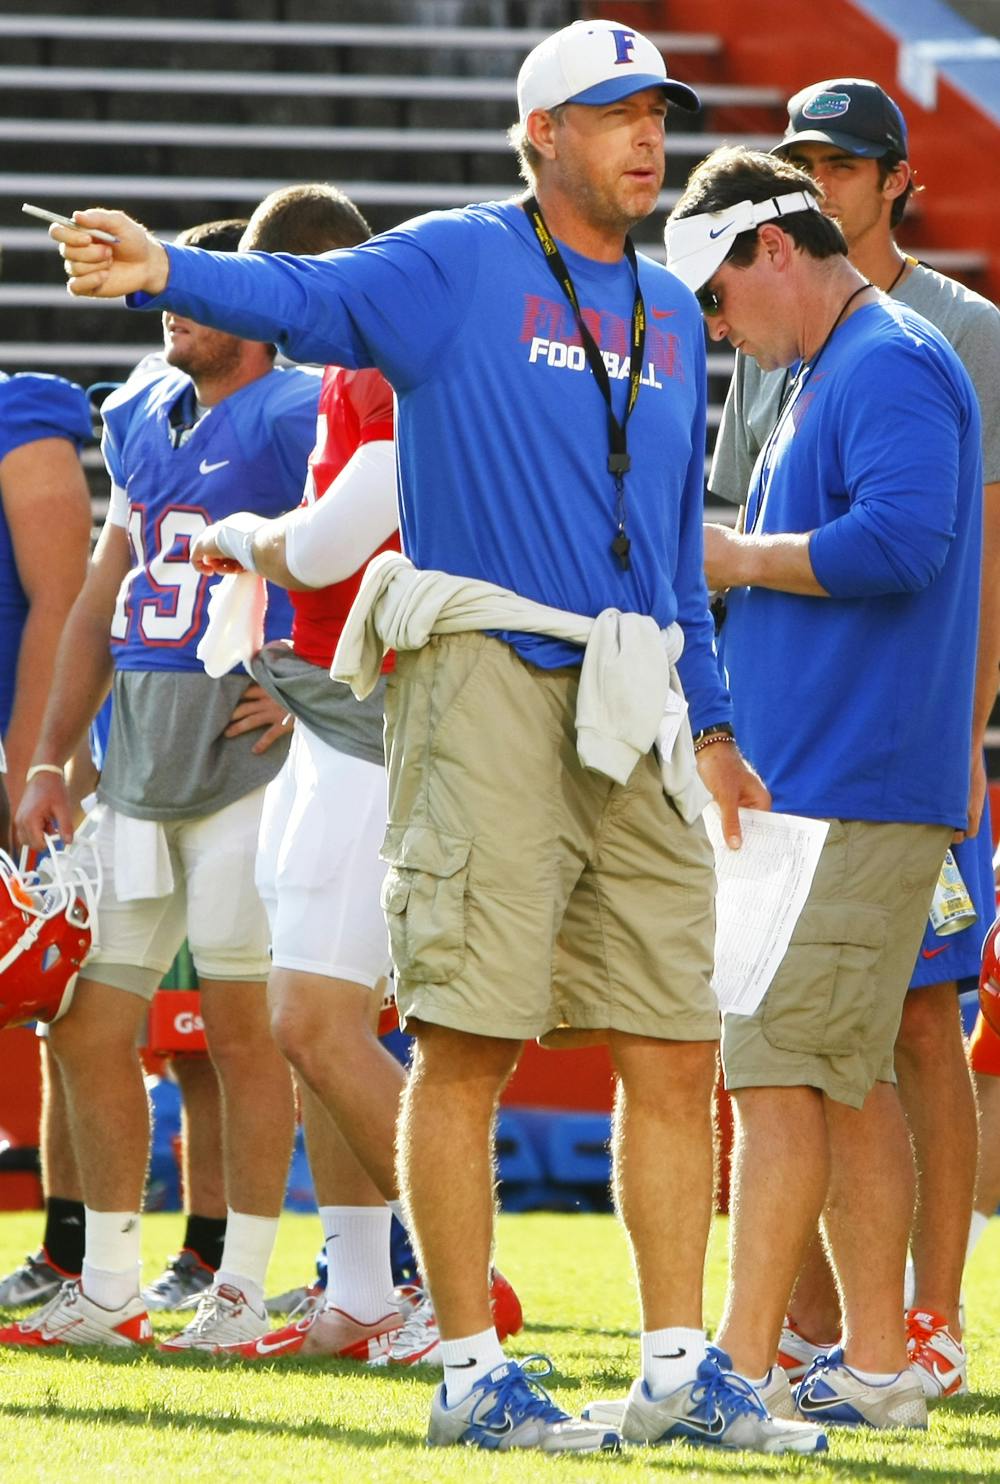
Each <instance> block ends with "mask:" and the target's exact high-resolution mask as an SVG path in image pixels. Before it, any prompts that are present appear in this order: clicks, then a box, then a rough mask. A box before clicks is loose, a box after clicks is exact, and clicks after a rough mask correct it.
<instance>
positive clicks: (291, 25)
mask: <svg viewBox="0 0 1000 1484" xmlns="http://www.w3.org/2000/svg"><path fill="white" fill-rule="evenodd" d="M595 8H597V9H599V8H600V7H593V6H591V7H589V9H590V10H591V12H593V11H594V9H595ZM607 8H608V7H604V9H607ZM88 9H89V7H88V6H87V5H86V4H85V3H83V0H77V3H75V4H74V3H70V0H62V4H61V11H62V13H61V14H58V15H54V14H38V13H35V12H32V11H28V10H25V9H22V8H21V7H20V6H18V5H17V4H15V5H10V4H6V5H5V6H4V7H3V11H4V13H0V56H2V64H0V87H2V89H3V97H4V103H3V105H2V113H3V116H2V117H0V142H2V144H3V155H4V167H3V169H2V170H0V248H2V249H3V255H4V275H3V281H2V283H0V326H2V328H0V365H2V366H3V367H4V368H5V369H6V370H8V371H15V370H17V369H28V368H35V369H46V370H53V371H65V373H66V374H67V375H71V376H73V377H74V378H75V379H77V380H80V381H82V382H84V383H89V382H93V381H98V380H114V379H116V378H120V377H121V376H122V375H123V374H124V372H125V371H126V370H127V369H128V367H129V365H130V364H132V363H133V362H134V360H135V359H137V358H138V356H139V355H140V354H141V353H142V352H143V351H144V350H146V349H147V348H149V347H150V346H151V345H153V344H154V343H155V342H156V339H157V335H156V327H155V326H154V325H153V324H152V323H151V322H150V321H149V320H148V319H145V318H142V317H140V316H136V315H131V314H129V313H128V311H126V310H124V309H122V308H121V306H120V305H118V304H113V305H106V304H95V303H93V302H87V303H81V302H77V301H73V300H70V299H69V297H68V296H67V295H66V293H65V290H64V288H63V281H62V275H61V272H60V265H59V262H58V259H57V258H56V256H55V253H54V251H53V249H52V247H51V244H50V243H49V241H48V239H47V237H46V234H45V231H44V228H42V227H41V226H39V227H28V226H25V225H24V222H25V218H24V217H23V216H21V215H20V204H21V202H22V201H23V200H35V201H37V202H39V203H40V204H42V205H46V206H48V207H50V208H51V209H54V210H59V211H68V210H70V209H72V208H73V207H75V206H79V205H82V204H93V203H97V202H100V203H102V204H107V205H115V206H120V207H122V208H123V209H125V210H127V211H129V212H131V213H133V214H134V215H136V216H138V217H139V218H140V219H141V220H143V221H145V222H147V223H148V224H149V225H150V227H151V228H152V229H153V230H155V231H157V232H160V233H162V234H165V235H167V236H171V235H172V234H173V233H174V232H176V231H178V230H179V229H180V228H182V227H184V226H187V225H190V224H191V223H192V222H195V221H200V220H206V219H209V218H212V217H217V216H231V215H236V214H240V213H243V212H247V213H249V211H250V210H251V209H252V207H253V206H254V205H255V204H256V202H257V201H258V200H259V199H260V198H261V197H262V196H263V195H265V194H266V193H267V192H268V191H270V190H272V189H273V188H274V187H275V186H278V185H283V184H287V183H289V182H290V181H292V180H311V179H312V180H330V181H333V182H334V183H336V184H338V185H340V186H342V187H343V188H344V189H345V190H346V191H347V192H348V194H349V195H350V196H351V197H352V198H353V199H354V200H355V201H356V202H357V203H358V204H359V206H360V207H361V208H362V210H363V211H364V212H365V214H366V215H367V216H368V218H369V220H370V221H371V223H372V225H373V227H374V228H375V229H376V230H379V229H383V228H386V227H389V226H391V225H393V224H394V223H395V222H397V221H399V220H402V219H404V218H406V217H408V216H412V215H414V214H416V213H418V212H421V211H426V210H431V209H434V208H438V207H448V206H454V205H459V204H464V203H465V202H467V201H469V200H474V199H487V198H490V197H497V196H505V195H507V194H509V193H510V192H512V191H514V190H516V189H517V187H518V180H517V172H516V166H515V162H514V158H513V155H512V153H511V151H510V149H509V146H508V144H507V141H506V137H505V131H506V128H507V126H508V124H509V123H510V122H511V120H512V118H513V113H514V110H513V79H514V76H515V74H516V70H517V66H518V63H519V61H520V57H521V56H522V55H523V54H524V52H525V51H526V50H527V49H528V48H529V47H530V46H532V45H534V43H535V42H536V41H537V40H538V39H540V37H541V36H542V35H543V34H544V33H545V32H546V31H547V30H548V29H551V28H552V27H553V26H557V25H562V24H565V23H566V22H567V21H569V20H572V19H574V18H576V17H577V16H579V15H581V14H585V13H587V10H588V7H587V6H586V5H582V4H573V3H568V0H416V3H407V0H368V3H360V0H342V3H339V4H338V5H337V6H336V7H335V13H336V16H337V20H336V21H335V22H326V21H324V22H317V21H315V20H314V19H311V18H310V17H314V16H315V14H316V8H315V7H314V6H308V5H299V4H295V3H293V0H284V3H282V0H271V3H268V0H236V3H226V4H223V3H217V4H216V5H215V6H212V5H205V6H194V5H189V4H187V3H181V4H177V5H173V6H171V15H170V17H169V18H165V17H164V15H163V13H162V12H163V7H162V6H159V5H156V4H153V3H144V0H124V3H123V4H121V5H120V6H118V7H117V8H116V13H115V14H114V15H111V14H108V15H104V16H94V15H91V14H88V13H87V11H88ZM611 9H613V7H611ZM649 9H650V12H651V14H653V13H654V12H656V11H658V10H661V9H662V8H661V7H657V6H653V5H650V6H649ZM630 10H631V12H633V13H634V12H635V10H636V6H635V5H632V6H631V7H630ZM14 12H16V13H14ZM74 12H75V13H74ZM650 29H651V34H653V35H654V36H655V39H656V40H657V42H658V43H659V44H660V45H661V46H662V48H663V50H664V51H665V53H666V54H667V56H668V57H669V58H670V59H671V65H672V67H673V69H674V71H675V72H678V73H679V74H680V75H682V76H683V77H684V78H685V79H687V80H690V81H691V82H693V83H694V84H696V85H697V86H698V88H699V91H700V93H701V95H702V98H703V100H704V105H705V106H704V109H703V111H702V113H701V114H700V115H698V117H697V118H696V119H695V120H694V121H693V122H691V123H690V124H688V123H687V121H685V124H686V125H687V127H681V128H678V130H677V132H672V133H671V136H670V143H669V149H668V175H667V182H666V189H665V190H664V192H663V195H662V198H661V202H660V210H659V211H658V212H657V213H656V215H655V216H654V217H653V218H651V219H650V221H649V222H648V223H645V224H644V226H643V228H642V230H641V231H640V233H639V234H638V235H639V245H640V246H641V247H642V248H643V249H644V250H646V251H649V252H652V253H654V254H656V255H662V245H661V239H662V225H663V218H664V215H665V213H666V211H668V210H669V208H670V205H671V204H672V202H673V201H674V200H675V199H676V195H677V192H678V190H679V188H680V186H681V185H682V184H683V181H684V179H685V178H686V176H687V174H688V171H689V170H690V167H691V166H692V164H693V163H694V162H695V161H696V160H697V159H699V158H700V157H701V156H702V155H704V154H705V153H707V152H708V151H709V150H710V149H712V148H714V147H715V146H716V145H717V144H719V143H720V142H722V141H723V140H731V139H735V138H740V139H744V140H746V141H747V142H748V143H752V144H754V145H757V146H760V147H764V148H766V147H768V146H769V145H770V144H771V143H773V142H774V140H775V138H776V137H777V135H778V133H779V131H780V127H781V122H782V118H783V111H782V103H783V98H782V94H781V92H780V90H778V89H776V88H773V87H752V86H733V85H731V84H727V83H725V82H724V81H720V80H718V77H717V74H718V72H719V66H718V64H719V60H720V54H721V52H722V42H721V40H720V38H719V37H717V36H714V35H712V34H707V33H704V32H690V31H689V32H677V33H664V32H661V31H656V30H655V29H654V28H652V27H651V28H650ZM946 259H947V260H946ZM935 261H936V262H938V263H939V264H940V266H941V267H943V268H945V269H946V271H948V272H952V273H957V274H958V275H959V276H963V277H970V279H971V281H973V282H974V280H975V275H976V273H977V271H978V270H979V268H980V266H981V264H980V261H979V259H978V257H977V255H976V254H974V253H961V252H951V253H949V254H947V255H939V256H938V257H937V258H936V259H935ZM731 364H732V361H731V356H730V354H729V353H728V350H726V349H720V350H716V351H715V352H714V353H713V354H712V356H711V357H710V362H709V365H710V373H711V378H712V382H711V390H712V401H713V407H712V412H711V416H710V428H711V429H714V427H715V426H716V424H717V422H718V416H719V408H720V402H721V398H722V395H723V394H724V390H725V385H726V382H727V380H728V375H729V369H730V366H731ZM88 466H89V471H90V473H91V474H92V476H93V483H94V493H95V497H96V496H99V494H100V493H101V492H102V491H101V485H102V484H103V480H102V478H101V473H100V468H99V463H98V461H97V459H96V457H91V458H88Z"/></svg>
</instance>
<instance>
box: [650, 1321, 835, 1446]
mask: <svg viewBox="0 0 1000 1484" xmlns="http://www.w3.org/2000/svg"><path fill="white" fill-rule="evenodd" d="M730 1367H731V1362H730V1359H729V1356H728V1355H726V1354H724V1353H723V1351H721V1350H717V1349H716V1348H715V1346H714V1345H710V1346H709V1350H708V1355H707V1356H706V1358H705V1359H704V1360H703V1361H702V1363H701V1365H700V1366H699V1367H698V1371H697V1374H696V1376H695V1378H694V1380H693V1381H688V1382H687V1383H686V1384H685V1385H684V1386H680V1387H678V1388H677V1390H676V1391H672V1392H670V1393H669V1394H668V1395H667V1396H665V1397H660V1398H653V1397H651V1396H650V1394H649V1392H648V1391H647V1390H646V1383H645V1381H642V1380H638V1381H636V1382H635V1383H634V1384H633V1386H632V1390H631V1391H630V1392H629V1396H628V1401H627V1402H626V1404H625V1411H624V1413H623V1415H622V1424H621V1427H622V1437H623V1438H624V1440H625V1442H626V1443H651V1444H653V1445H659V1444H661V1443H694V1444H696V1445H697V1446H699V1447H706V1448H725V1449H727V1450H733V1451H735V1450H737V1449H746V1450H747V1451H748V1452H751V1453H823V1452H825V1450H826V1434H825V1433H824V1432H823V1430H822V1428H820V1427H817V1426H815V1424H813V1423H808V1422H790V1421H788V1420H786V1419H785V1418H783V1417H773V1416H772V1415H771V1414H770V1413H769V1412H768V1410H767V1408H766V1407H765V1406H764V1404H763V1402H762V1401H761V1399H760V1397H759V1396H758V1395H757V1393H756V1391H754V1389H753V1387H752V1386H751V1385H750V1384H749V1382H748V1381H744V1379H743V1377H742V1376H738V1375H736V1374H735V1372H734V1371H733V1370H732V1369H731V1368H730Z"/></svg>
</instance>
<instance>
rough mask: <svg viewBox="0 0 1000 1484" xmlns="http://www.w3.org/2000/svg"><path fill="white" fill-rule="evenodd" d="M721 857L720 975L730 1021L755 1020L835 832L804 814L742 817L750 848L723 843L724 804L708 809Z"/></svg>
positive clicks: (715, 984) (749, 812)
mask: <svg viewBox="0 0 1000 1484" xmlns="http://www.w3.org/2000/svg"><path fill="white" fill-rule="evenodd" d="M704 819H705V827H706V829H707V830H708V837H709V839H710V840H711V842H712V848H713V850H714V851H715V873H716V876H717V878H718V883H719V889H718V895H717V897H716V932H715V974H714V976H713V978H712V988H713V989H714V990H715V993H716V996H717V997H718V1001H719V1009H720V1010H721V1011H722V1012H723V1014H726V1015H752V1014H753V1012H754V1011H755V1010H756V1009H757V1006H758V1005H759V1004H760V1002H761V1000H762V999H763V998H764V995H765V994H766V993H767V988H768V985H769V984H770V983H771V980H772V979H773V978H774V976H775V973H776V972H777V969H778V965H779V964H780V963H781V960H782V959H783V957H784V955H785V950H786V949H787V947H788V941H789V939H790V938H791V936H792V929H793V928H794V927H795V924H796V922H797V921H798V918H799V913H800V912H801V911H802V908H803V907H804V905H805V901H806V898H807V897H808V895H809V888H810V887H811V886H812V880H813V876H814V875H815V874H816V866H817V863H818V861H819V857H820V852H821V851H822V849H823V842H824V841H825V839H826V836H827V830H828V828H829V826H828V825H827V824H826V823H825V821H823V820H819V819H803V818H801V817H800V816H799V815H797V814H769V813H764V812H763V811H761V810H759V809H741V810H740V828H741V829H742V831H743V844H742V846H741V848H740V849H739V850H730V849H729V847H728V846H727V845H726V842H725V840H724V839H723V838H722V822H721V818H720V815H719V809H718V805H716V804H710V805H709V807H708V808H707V809H706V810H705V815H704Z"/></svg>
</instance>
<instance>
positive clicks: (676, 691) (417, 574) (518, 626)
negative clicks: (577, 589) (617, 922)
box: [330, 551, 711, 824]
mask: <svg viewBox="0 0 1000 1484" xmlns="http://www.w3.org/2000/svg"><path fill="white" fill-rule="evenodd" d="M472 629H506V630H517V631H520V632H523V633H532V634H547V635H550V636H552V637H553V638H557V639H565V640H567V641H568V642H569V643H571V644H579V645H580V646H582V647H584V649H585V653H584V658H583V668H582V670H581V674H580V688H579V693H578V696H577V710H576V722H577V753H578V755H579V758H580V761H581V763H582V764H583V765H584V767H587V768H593V769H595V770H596V771H598V772H601V773H605V774H606V775H607V776H608V777H609V778H613V779H614V780H615V782H616V783H626V782H627V781H628V779H629V777H630V776H631V773H632V770H633V768H634V767H635V765H636V763H637V762H638V760H639V758H640V757H643V756H644V755H645V754H646V753H647V752H648V751H649V750H650V748H651V747H652V746H653V745H654V743H656V742H657V739H658V737H659V739H660V745H659V747H658V750H659V752H660V764H661V774H662V777H663V787H664V791H665V792H666V793H667V794H668V795H669V796H670V798H671V799H672V800H673V801H674V803H675V804H676V806H677V809H678V812H679V813H680V815H681V818H682V819H684V820H686V821H687V822H688V823H689V824H690V823H692V822H693V821H694V820H695V819H697V818H699V816H700V815H701V813H702V810H703V809H704V808H705V805H706V804H707V803H708V801H709V799H710V797H711V795H710V794H709V792H708V789H707V788H706V787H705V785H704V784H703V783H702V781H701V779H700V778H699V776H698V771H697V768H696V767H695V759H694V747H693V744H692V741H691V728H690V725H689V724H688V723H687V718H686V711H687V703H686V702H685V700H684V692H683V688H682V686H681V683H680V678H679V676H678V674H677V660H678V659H679V658H680V655H681V653H682V651H683V648H684V634H683V631H682V630H681V628H680V626H679V625H678V624H671V625H670V627H669V628H668V629H664V630H662V631H661V630H660V629H659V627H658V626H657V624H656V622H655V620H654V619H652V618H650V617H648V616H646V615H644V614H640V613H619V612H618V610H617V609H615V608H607V609H605V610H604V611H603V612H602V613H599V614H598V616H597V617H596V618H589V617H586V616H584V615H582V614H579V613H567V612H565V611H564V610H563V609H560V608H549V607H547V606H546V605H545V604H543V603H534V602H532V601H531V599H530V598H522V597H520V596H519V595H518V594H517V593H512V592H509V591H508V590H507V589H506V588H503V587H499V586H497V585H496V584H495V583H492V582H480V581H478V580H477V579H476V578H472V577H453V576H451V575H450V574H448V573H446V572H434V571H419V570H418V569H417V568H416V567H414V566H413V564H412V562H410V561H409V560H408V559H407V558H406V557H404V556H401V555H400V554H399V553H398V552H392V551H389V552H382V553H381V554H380V555H379V556H377V557H375V558H374V559H373V560H372V561H371V562H369V564H368V567H367V568H366V570H365V575H364V577H363V578H362V579H361V587H360V589H359V591H358V596H357V598H356V599H355V601H354V605H353V607H352V608H351V611H350V613H349V614H348V617H347V622H346V623H345V625H344V629H343V632H342V633H341V636H340V642H339V643H338V645H337V651H336V654H335V655H334V657H333V665H332V667H331V670H330V674H331V675H332V676H333V678H334V680H340V681H344V682H345V683H346V684H347V685H349V686H350V687H351V689H352V690H353V692H354V694H355V695H356V696H357V697H358V699H359V700H364V698H365V696H367V695H370V694H371V692H372V690H374V688H375V685H376V683H377V682H378V678H379V674H380V673H381V668H382V660H383V657H384V655H385V652H386V650H388V649H401V650H406V649H420V648H422V647H423V645H425V644H426V643H427V641H428V640H429V638H430V637H431V635H432V634H456V633H462V632H468V631H469V630H472Z"/></svg>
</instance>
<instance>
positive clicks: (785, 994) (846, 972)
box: [762, 903, 889, 1056]
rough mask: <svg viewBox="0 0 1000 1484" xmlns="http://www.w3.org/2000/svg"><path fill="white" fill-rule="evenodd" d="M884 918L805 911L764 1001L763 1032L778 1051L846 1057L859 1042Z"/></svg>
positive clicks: (824, 907) (834, 909)
mask: <svg viewBox="0 0 1000 1484" xmlns="http://www.w3.org/2000/svg"><path fill="white" fill-rule="evenodd" d="M888 927H889V914H888V911H887V910H886V909H885V908H882V907H858V906H856V905H854V906H848V905H844V906H838V905H836V904H833V903H830V904H817V905H816V906H814V907H808V906H807V907H804V908H803V911H802V916H801V917H800V918H799V920H798V922H797V923H796V926H795V931H794V932H793V934H792V940H791V943H790V944H789V948H788V954H787V955H786V962H785V964H784V965H783V966H782V968H781V969H779V971H778V978H777V979H776V981H775V983H774V984H772V985H771V988H770V989H769V990H768V992H767V994H766V996H765V997H764V1007H763V1018H762V1027H763V1031H764V1035H765V1036H766V1038H767V1040H768V1041H769V1042H770V1044H771V1045H772V1046H774V1047H775V1048H776V1049H777V1050H779V1051H798V1052H806V1053H812V1054H814V1055H819V1056H848V1055H851V1054H852V1053H854V1052H857V1051H859V1050H861V1048H862V1047H863V1046H864V1044H865V1039H866V1035H867V1032H868V1028H869V1023H870V1021H871V1016H872V1008H873V1006H874V1003H875V995H876V993H877V991H878V984H879V976H878V972H877V970H878V963H879V959H880V957H881V955H882V951H883V949H884V947H885V942H886V936H887V933H888Z"/></svg>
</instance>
